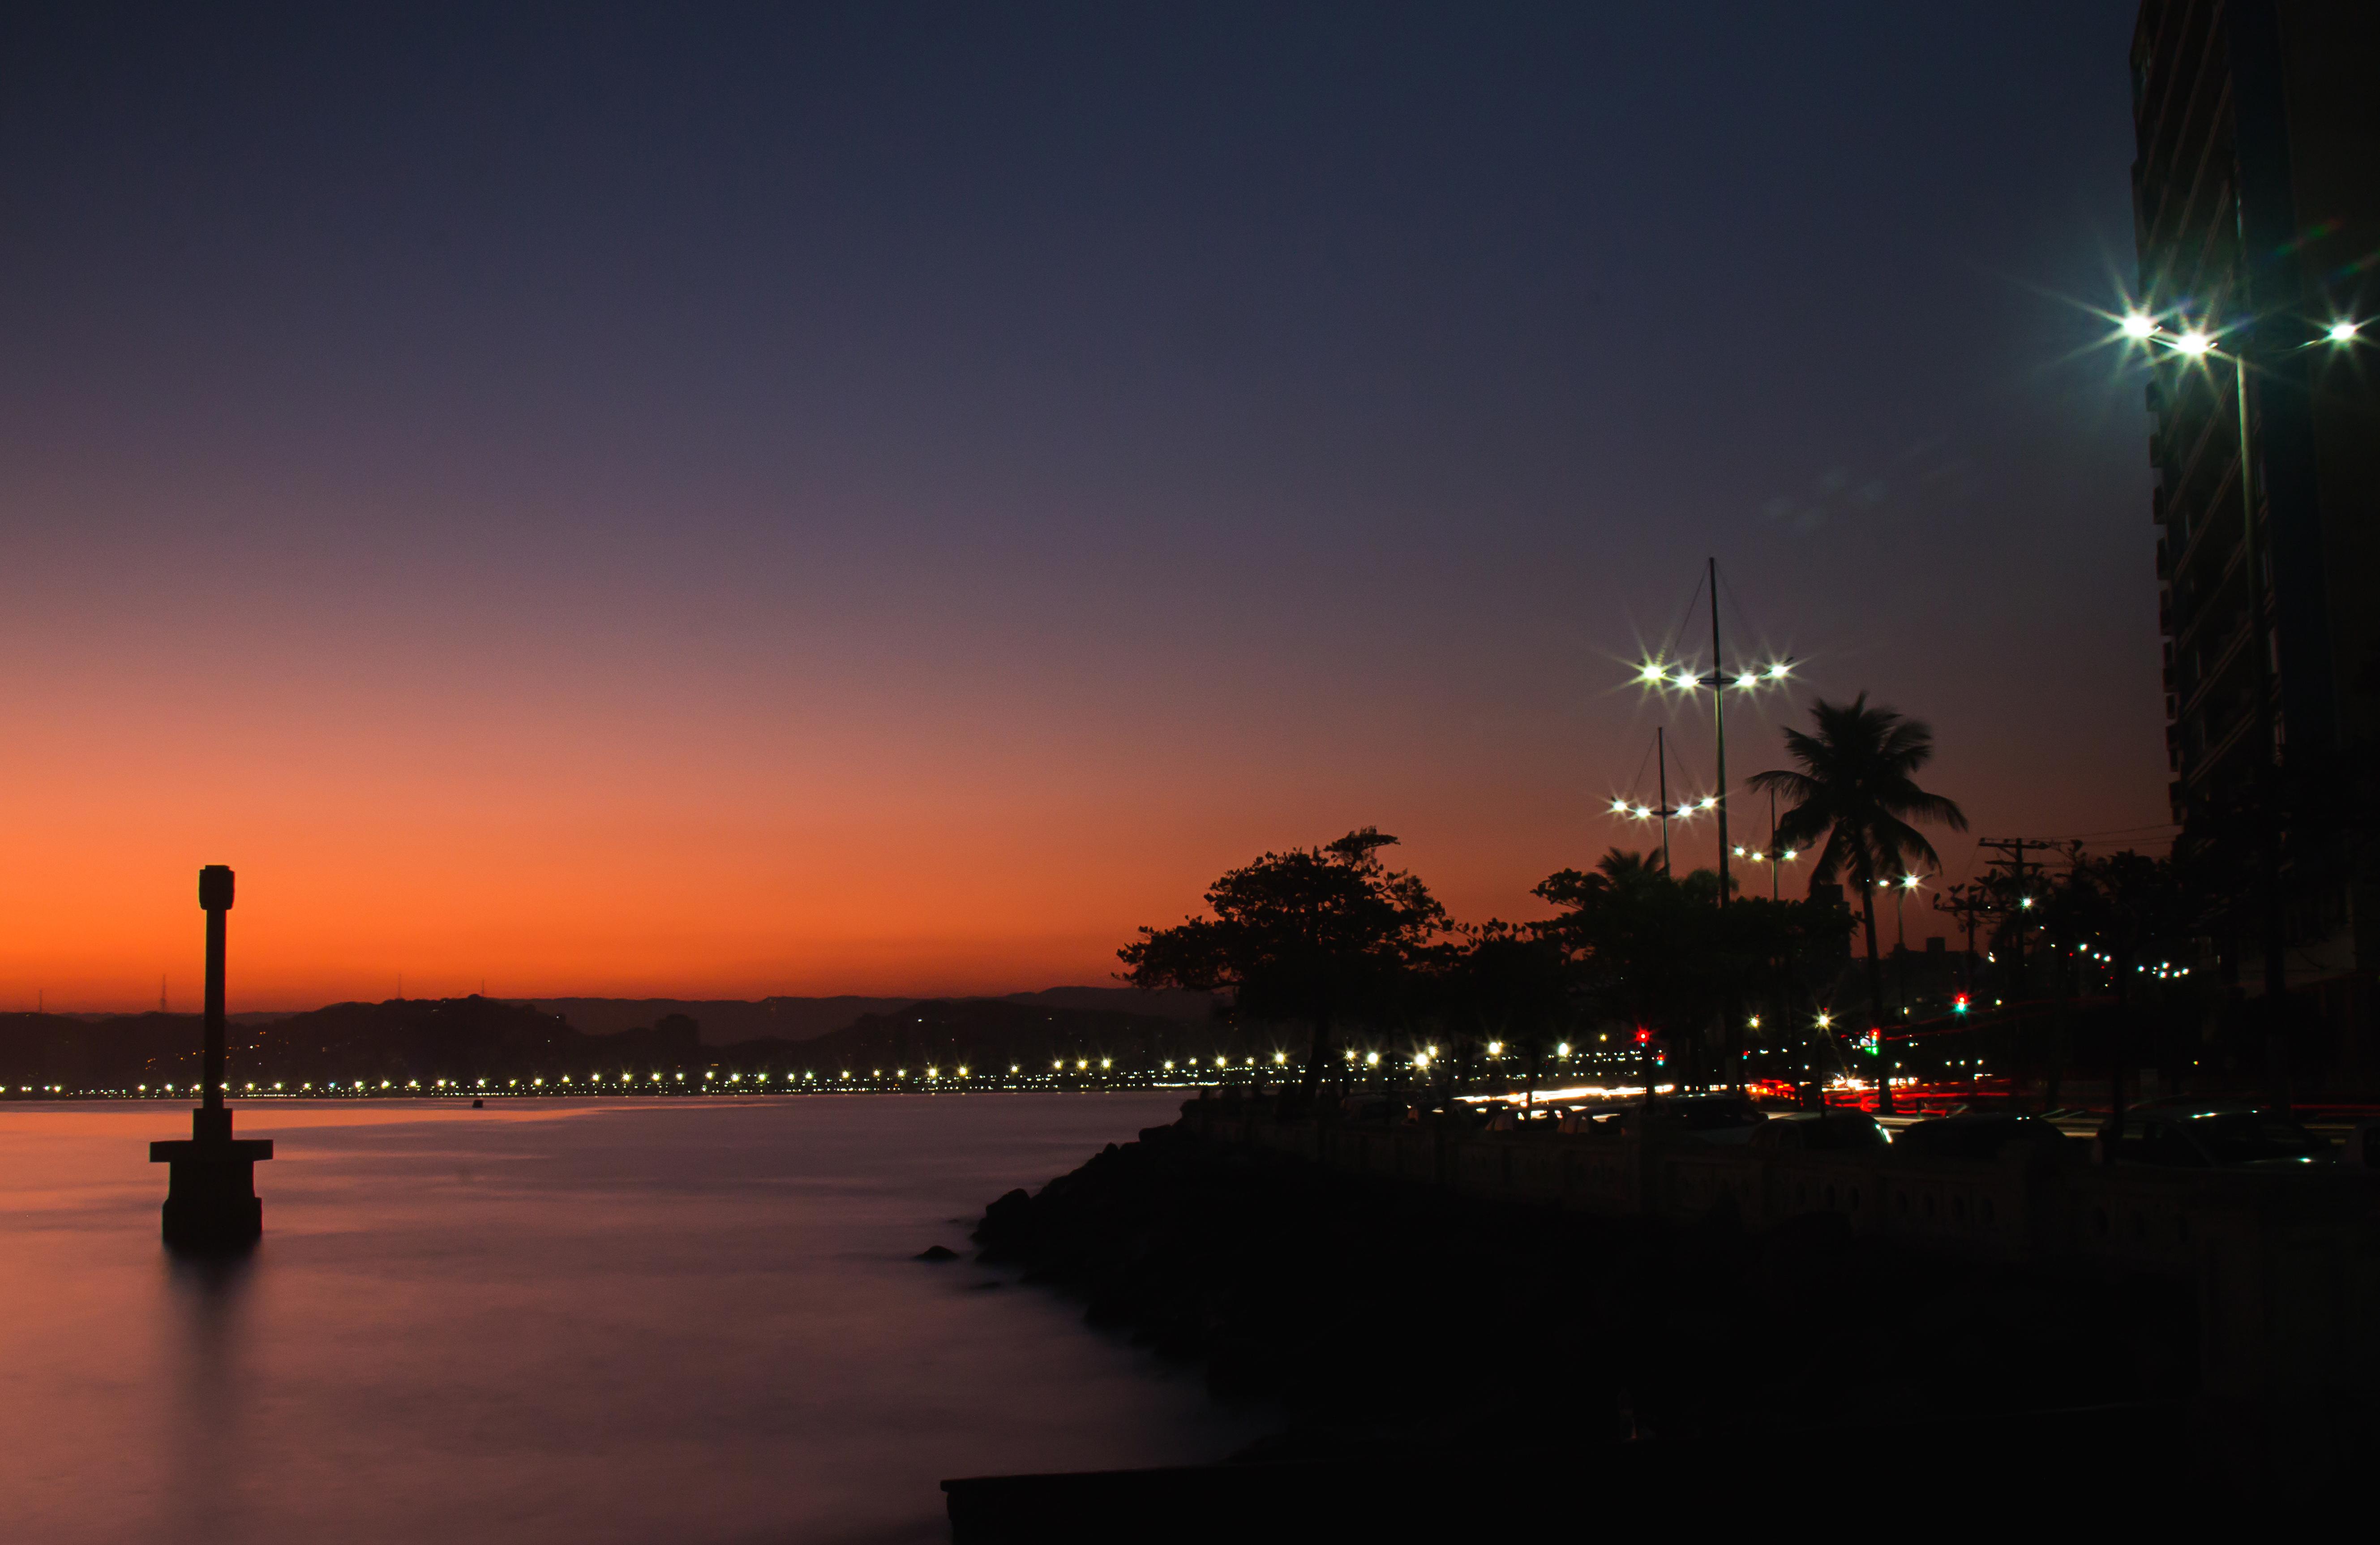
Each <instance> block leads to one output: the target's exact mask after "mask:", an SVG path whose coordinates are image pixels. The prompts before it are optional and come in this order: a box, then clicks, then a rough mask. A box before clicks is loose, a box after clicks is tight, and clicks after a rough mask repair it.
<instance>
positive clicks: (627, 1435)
mask: <svg viewBox="0 0 2380 1545" xmlns="http://www.w3.org/2000/svg"><path fill="white" fill-rule="evenodd" d="M1171 1106H1172V1100H1171V1099H1169V1098H1168V1097H1165V1096H1161V1095H1159V1096H1151V1095H1118V1096H1066V1095H1058V1096H959V1097H952V1096H939V1097H932V1096H917V1097H869V1098H858V1099H838V1098H819V1099H813V1100H804V1101H773V1102H768V1103H765V1104H764V1103H760V1102H745V1103H737V1102H731V1101H717V1102H711V1101H705V1102H703V1103H701V1104H699V1105H689V1104H678V1103H671V1102H647V1103H645V1104H642V1105H627V1104H620V1103H613V1104H609V1105H606V1106H604V1107H602V1108H600V1109H590V1108H589V1107H588V1106H584V1105H577V1106H572V1105H565V1104H561V1103H554V1104H548V1105H535V1106H532V1105H519V1106H510V1107H506V1108H504V1109H502V1110H489V1111H484V1112H473V1111H469V1110H468V1109H464V1110H456V1109H455V1108H452V1107H444V1106H434V1107H433V1106H414V1107H407V1106H399V1105H372V1106H367V1107H345V1108H336V1107H332V1108H322V1109H307V1108H303V1107H296V1106H273V1107H250V1108H249V1109H248V1110H245V1111H243V1113H242V1114H241V1117H240V1122H241V1126H242V1129H243V1131H247V1130H254V1131H255V1132H256V1135H257V1136H260V1137H268V1136H269V1137H273V1138H274V1139H275V1140H276V1143H277V1145H278V1148H277V1153H278V1157H277V1158H276V1161H275V1162H274V1163H273V1167H272V1174H271V1178H270V1184H269V1185H268V1186H264V1187H263V1189H264V1197H265V1204H264V1205H265V1237H264V1240H263V1243H262V1244H261V1247H259V1248H258V1249H257V1250H256V1252H255V1253H254V1254H253V1255H251V1256H248V1257H244V1258H235V1259H192V1260H177V1259H172V1258H169V1257H166V1256H164V1252H163V1251H162V1248H161V1247H160V1245H159V1243H158V1238H157V1207H158V1203H159V1201H160V1199H161V1198H162V1186H163V1184H164V1177H163V1176H162V1175H161V1174H157V1173H156V1172H155V1171H154V1170H153V1169H152V1168H151V1167H150V1166H149V1165H148V1164H147V1163H146V1162H145V1159H146V1150H145V1147H144V1145H145V1143H146V1141H147V1139H148V1138H149V1137H153V1136H155V1135H157V1133H156V1129H157V1128H158V1127H160V1126H161V1125H165V1123H164V1121H163V1120H162V1119H161V1113H160V1112H159V1111H158V1110H157V1109H156V1108H154V1107H150V1108H139V1107H113V1108H90V1107H85V1108H78V1109H51V1110H47V1111H43V1110H36V1109H27V1108H22V1107H19V1108H12V1109H8V1110H6V1111H5V1112H0V1208H5V1210H6V1218H7V1227H8V1228H9V1231H10V1233H9V1238H8V1239H7V1241H6V1248H5V1249H0V1304H5V1305H6V1307H7V1309H8V1311H9V1312H8V1313H7V1314H6V1315H0V1455H6V1457H7V1458H8V1459H10V1460H11V1461H13V1464H12V1466H11V1467H12V1471H13V1475H12V1482H11V1486H10V1492H11V1496H10V1502H11V1505H12V1507H14V1508H17V1509H18V1512H16V1513H15V1514H13V1515H12V1517H11V1528H10V1530H9V1531H8V1532H9V1533H10V1534H11V1535H12V1537H13V1538H21V1539H42V1540H43V1541H45V1542H55V1545H82V1542H86V1541H88V1542H91V1545H97V1542H99V1541H107V1542H109V1545H117V1542H121V1541H128V1540H129V1541H146V1540H156V1541H166V1540H172V1541H177V1542H178V1541H190V1540H195V1541H198V1542H200V1545H214V1542H215V1541H218V1540H220V1541H225V1542H228V1541H231V1540H234V1539H237V1540H239V1541H241V1542H242V1545H280V1542H288V1545H297V1542H298V1541H301V1540H302V1541H305V1542H307V1545H313V1542H315V1541H318V1540H322V1539H339V1540H343V1541H355V1542H358V1545H376V1542H381V1541H388V1542H395V1541H416V1540H421V1539H438V1538H440V1537H444V1538H449V1539H504V1540H506V1541H508V1542H519V1545H540V1542H543V1541H553V1542H555V1545H561V1542H565V1541H567V1542H569V1545H591V1542H603V1541H618V1542H621V1545H629V1542H637V1541H647V1540H671V1541H677V1540H687V1541H707V1540H721V1541H746V1540H760V1539H798V1540H802V1541H805V1542H814V1541H835V1540H855V1541H856V1540H863V1539H865V1540H871V1541H892V1540H917V1541H925V1540H939V1539H946V1538H947V1531H946V1528H945V1526H944V1525H943V1523H942V1521H941V1495H940V1492H939V1491H938V1490H936V1482H937V1481H938V1480H940V1479H941V1478H943V1477H946V1476H953V1475H968V1474H984V1473H988V1472H998V1471H1003V1470H1023V1469H1048V1468H1096V1467H1107V1466H1126V1465H1147V1464H1172V1463H1184V1462H1191V1461H1196V1460H1201V1459H1207V1458H1212V1457H1215V1456H1218V1455H1220V1454H1223V1453H1226V1452H1228V1451H1229V1450H1231V1449H1232V1448H1234V1447H1237V1446H1238V1445H1239V1444H1241V1443H1242V1442H1246V1441H1247V1440H1248V1439H1249V1438H1251V1437H1253V1436H1254V1435H1255V1434H1256V1431H1257V1424H1255V1423H1254V1422H1252V1421H1248V1420H1244V1419H1241V1418H1236V1417H1227V1416H1224V1415H1222V1414H1220V1413H1218V1412H1216V1411H1215V1410H1214V1409H1213V1408H1212V1407H1211V1406H1210V1405H1208V1402H1207V1401H1206V1399H1205V1397H1204V1394H1203V1393H1202V1391H1201V1390H1200V1389H1199V1387H1198V1385H1197V1382H1196V1380H1195V1379H1193V1378H1189V1377H1184V1376H1179V1375H1172V1374H1168V1373H1166V1372H1165V1371H1164V1370H1162V1369H1159V1368H1158V1367H1157V1366H1156V1365H1155V1364H1154V1363H1152V1362H1151V1361H1150V1360H1149V1359H1148V1358H1147V1356H1145V1355H1143V1354H1141V1353H1138V1352H1135V1351H1134V1350H1133V1349H1131V1348H1130V1347H1128V1346H1125V1345H1123V1344H1120V1343H1118V1342H1116V1341H1113V1340H1110V1339H1105V1338H1102V1337H1099V1336H1097V1335H1094V1334H1091V1333H1090V1332H1087V1331H1086V1330H1085V1329H1084V1328H1083V1325H1082V1322H1081V1315H1080V1311H1079V1309H1078V1308H1077V1307H1075V1306H1073V1305H1069V1304H1065V1303H1062V1302H1060V1301H1058V1300H1055V1299H1052V1298H1050V1297H1049V1296H1046V1295H1044V1294H1042V1293H1040V1292H1038V1291H1035V1290H1030V1289H1024V1290H1018V1289H1011V1290H1009V1291H1002V1292H986V1291H982V1290H981V1286H980V1284H982V1283H986V1282H990V1281H993V1280H996V1279H995V1278H994V1276H993V1275H992V1274H991V1273H990V1272H988V1271H985V1270H984V1269H983V1268H981V1267H978V1266H977V1265H975V1264H974V1263H973V1262H972V1261H958V1262H950V1263H945V1264H940V1265H935V1264H928V1263H924V1262H920V1261H918V1260H917V1259H915V1257H916V1256H917V1253H918V1252H919V1251H920V1250H921V1249H923V1248H924V1247H927V1246H929V1245H934V1244H942V1245H951V1246H964V1245H965V1222H964V1220H967V1219H970V1218H972V1217H973V1216H974V1215H975V1213H976V1212H977V1210H979V1209H980V1208H981V1206H982V1204H983V1202H984V1201H986V1200H987V1199H989V1198H990V1197H992V1196H995V1195H997V1194H999V1193H1000V1192H1001V1191H1002V1190H1005V1189H1007V1188H1008V1187H1009V1186H1015V1185H1019V1184H1028V1185H1029V1184H1035V1183H1038V1181H1040V1180H1042V1179H1045V1178H1047V1177H1048V1176H1050V1175H1051V1174H1056V1173H1059V1172H1060V1171H1062V1170H1064V1169H1068V1168H1071V1167H1072V1166H1073V1165H1074V1164H1075V1163H1076V1162H1079V1161H1080V1159H1081V1158H1082V1157H1083V1156H1085V1155H1086V1154H1087V1153H1089V1152H1091V1151H1093V1150H1096V1149H1097V1148H1098V1147H1099V1145H1100V1144H1101V1143H1104V1142H1107V1141H1111V1140H1115V1139H1122V1138H1128V1137H1130V1136H1131V1135H1132V1134H1133V1133H1134V1132H1135V1131H1136V1130H1137V1129H1138V1128H1140V1127H1142V1126H1145V1125H1150V1124H1152V1123H1153V1122H1156V1121H1159V1120H1162V1119H1164V1118H1165V1116H1166V1115H1167V1114H1168V1113H1170V1110H1171ZM161 1262H162V1264H161Z"/></svg>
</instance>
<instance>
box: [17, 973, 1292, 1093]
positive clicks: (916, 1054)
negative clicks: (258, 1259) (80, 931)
mask: <svg viewBox="0 0 2380 1545" xmlns="http://www.w3.org/2000/svg"><path fill="white" fill-rule="evenodd" d="M1142 1004H1149V1005H1152V1006H1154V1007H1157V1008H1159V1009H1161V1010H1165V1011H1169V1012H1156V1013H1150V1012H1135V1009H1136V1008H1137V1007H1138V1006H1139V1005H1142ZM563 1005H569V1006H570V1007H571V1008H572V1009H573V1010H574V1011H575V1012H573V1013H571V1014H569V1015H567V1016H565V1014H563V1013H560V1012H556V1010H557V1009H558V1008H560V1007H562V1006H563ZM1083 1005H1088V1006H1083ZM1126 1005H1131V1006H1129V1007H1128V1006H1126ZM695 1011H701V1013H704V1014H709V1015H710V1016H711V1018H710V1020H709V1021H705V1020H703V1019H702V1018H700V1016H699V1015H698V1013H696V1012H695ZM581 1016H583V1017H581ZM828 1020H834V1021H835V1023H834V1024H833V1025H832V1026H830V1027H829V1028H826V1029H825V1030H823V1031H821V1030H820V1029H819V1028H817V1027H819V1026H820V1025H821V1024H823V1023H825V1022H826V1021H828ZM590 1022H591V1023H593V1024H597V1025H606V1026H618V1027H620V1028H616V1029H611V1030H609V1031H608V1032H605V1033H597V1032H593V1031H590V1029H589V1023H590ZM763 1026H775V1027H777V1028H779V1029H780V1031H781V1032H782V1033H778V1034H762V1035H752V1034H748V1033H738V1032H739V1031H748V1030H749V1029H751V1028H755V1027H763ZM714 1027H720V1028H714ZM725 1035H734V1037H735V1039H734V1040H731V1041H728V1042H727V1043H726V1044H723V1045H722V1044H721V1043H720V1042H721V1038H722V1036H725ZM1243 1039H1245V1038H1243V1037H1242V1036H1241V1035H1240V1033H1239V1032H1236V1031H1233V1030H1232V1029H1231V1028H1229V1027H1226V1026H1224V1025H1222V1024H1220V1022H1218V1021H1216V1020H1215V1019H1214V1018H1212V1016H1211V1012H1210V1010H1209V1008H1208V1002H1207V1000H1206V999H1205V997H1204V996H1203V995H1200V994H1192V993H1159V994H1147V995H1145V994H1142V993H1140V992H1137V991H1133V990H1131V989H1129V988H1099V987H1070V988H1056V989H1053V990H1051V991H1047V992H1032V993H1018V994H1016V995H1015V996H1014V997H1009V998H956V999H949V998H937V999H928V1000H925V1001H922V1002H919V1001H912V1000H904V999H880V998H772V999H768V1000H764V1001H763V1002H762V1003H759V1004H747V1003H734V1002H730V1003H706V1002H699V1001H695V1002H687V1001H682V1000H672V999H643V1000H626V999H604V998H587V999H554V1000H546V1001H543V1002H541V1003H540V1004H518V1003H507V1002H504V1001H503V1000H500V999H494V998H480V997H477V996H474V997H468V998H443V999H429V998H401V999H395V1000H392V1001H390V1002H387V1003H379V1004H362V1003H354V1004H330V1005H328V1006H327V1007H323V1008H318V1009H313V1010H310V1011H309V1012H307V1013H304V1014H287V1015H255V1016H233V1018H232V1021H231V1024H230V1027H229V1044H228V1046H227V1048H226V1050H227V1052H228V1053H229V1057H230V1075H229V1077H230V1083H231V1086H232V1088H233V1089H235V1090H237V1089H240V1088H241V1087H242V1086H243V1085H246V1084H250V1083H253V1084H257V1085H260V1086H263V1087H270V1086H271V1085H273V1084H275V1083H280V1084H284V1085H287V1086H290V1087H293V1088H294V1087H297V1086H299V1085H303V1084H307V1083H312V1084H316V1085H320V1084H322V1083H325V1082H329V1081H333V1080H335V1081H336V1082H338V1083H340V1084H342V1085H345V1084H349V1083H352V1082H354V1081H356V1080H358V1079H362V1080H366V1081H368V1082H370V1083H373V1084H377V1083H378V1082H379V1081H380V1080H381V1079H383V1078H385V1079H387V1080H389V1082H390V1083H391V1084H392V1085H394V1086H395V1087H398V1088H402V1087H403V1086H404V1085H406V1084H407V1082H409V1081H411V1080H415V1079H419V1080H420V1081H421V1082H423V1083H425V1084H427V1083H431V1082H434V1080H436V1079H439V1078H446V1079H451V1080H461V1081H467V1082H468V1081H470V1080H475V1079H480V1078H487V1079H490V1080H491V1081H501V1080H504V1079H508V1078H521V1079H524V1080H526V1079H529V1078H534V1077H546V1078H554V1077H561V1076H564V1075H567V1076H569V1077H571V1078H573V1079H583V1078H585V1077H589V1075H590V1074H594V1073H599V1072H600V1073H602V1074H604V1075H605V1076H606V1077H610V1078H616V1077H618V1075H619V1074H620V1073H622V1072H623V1071H633V1072H637V1073H639V1074H644V1073H651V1072H661V1073H664V1074H671V1075H674V1074H676V1073H680V1072H686V1073H692V1074H696V1075H699V1074H700V1073H701V1072H703V1071H705V1070H709V1069H714V1068H715V1069H719V1070H722V1071H724V1072H733V1071H737V1070H750V1071H756V1072H757V1071H762V1070H772V1069H786V1070H802V1069H811V1070H816V1071H819V1072H820V1073H821V1074H822V1075H823V1074H827V1073H831V1072H840V1071H841V1070H842V1069H843V1068H844V1067H851V1068H854V1069H856V1070H859V1069H868V1070H872V1069H874V1068H875V1067H877V1066H880V1065H881V1066H885V1067H887V1068H900V1067H906V1066H911V1065H917V1066H924V1065H928V1064H949V1065H952V1066H956V1065H957V1064H960V1063H969V1064H977V1065H980V1066H982V1067H984V1068H986V1069H987V1070H990V1069H992V1068H994V1067H998V1068H1003V1069H1004V1068H1005V1067H1007V1066H1008V1065H1009V1064H1016V1065H1019V1066H1023V1067H1027V1068H1032V1067H1035V1066H1037V1065H1046V1064H1049V1063H1050V1062H1051V1061H1053V1060H1056V1059H1059V1058H1065V1059H1067V1060H1069V1061H1072V1060H1075V1059H1088V1060H1091V1061H1093V1062H1096V1061H1098V1060H1099V1059H1100V1058H1111V1059H1113V1060H1114V1061H1115V1063H1116V1064H1117V1065H1118V1067H1119V1068H1122V1067H1154V1066H1157V1065H1159V1064H1161V1063H1162V1062H1163V1061H1164V1060H1165V1059H1166V1058H1169V1057H1171V1058H1174V1059H1176V1060H1185V1059H1194V1058H1195V1059H1199V1060H1202V1061H1204V1060H1210V1059H1212V1058H1213V1057H1215V1056H1217V1055H1225V1054H1228V1055H1232V1056H1234V1057H1238V1056H1243V1055H1246V1054H1250V1053H1254V1054H1257V1055H1269V1053H1270V1051H1271V1042H1270V1041H1269V1040H1265V1043H1264V1044H1263V1045H1262V1046H1258V1045H1257V1044H1255V1041H1254V1040H1250V1042H1249V1044H1248V1045H1247V1046H1245V1047H1243V1046H1241V1044H1240V1042H1241V1040H1243ZM1257 1039H1262V1036H1261V1034H1260V1033H1259V1035H1258V1036H1257ZM200 1040H201V1029H200V1019H199V1016H197V1015H194V1014H138V1015H122V1016H116V1017H114V1018H106V1019H95V1018H88V1017H85V1016H79V1015H63V1014H5V1015H0V1085H5V1086H6V1088H7V1089H8V1090H10V1091H11V1092H19V1093H21V1092H22V1091H24V1090H27V1089H33V1090H40V1089H47V1088H49V1087H50V1086H52V1085H56V1086H60V1087H62V1088H64V1089H68V1090H77V1089H138V1088H140V1086H143V1085H147V1086H150V1087H152V1088H154V1087H156V1086H158V1085H161V1084H172V1085H175V1086H177V1087H178V1086H184V1085H188V1084H194V1083H196V1082H197V1081H198V1079H199V1077H200V1070H199V1057H200Z"/></svg>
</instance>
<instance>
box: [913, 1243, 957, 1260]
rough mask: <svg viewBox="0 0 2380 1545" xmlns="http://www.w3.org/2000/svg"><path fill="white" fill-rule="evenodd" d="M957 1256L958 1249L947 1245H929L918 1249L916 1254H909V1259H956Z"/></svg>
mask: <svg viewBox="0 0 2380 1545" xmlns="http://www.w3.org/2000/svg"><path fill="white" fill-rule="evenodd" d="M958 1258H959V1253H958V1251H956V1250H954V1249H952V1248H951V1247H949V1246H948V1245H929V1246H927V1247H925V1248H924V1249H922V1250H919V1251H918V1252H917V1254H916V1255H914V1256H911V1257H910V1258H909V1259H912V1260H956V1259H958Z"/></svg>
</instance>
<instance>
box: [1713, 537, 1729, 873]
mask: <svg viewBox="0 0 2380 1545" xmlns="http://www.w3.org/2000/svg"><path fill="white" fill-rule="evenodd" d="M1710 614H1711V727H1712V729H1713V730H1714V731H1715V732H1716V734H1717V736H1718V790H1717V791H1716V793H1717V797H1718V904H1719V905H1720V906H1726V905H1727V662H1726V660H1725V658H1724V657H1723V656H1722V655H1721V654H1720V653H1719V644H1718V559H1717V558H1712V559H1711V560H1710Z"/></svg>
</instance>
